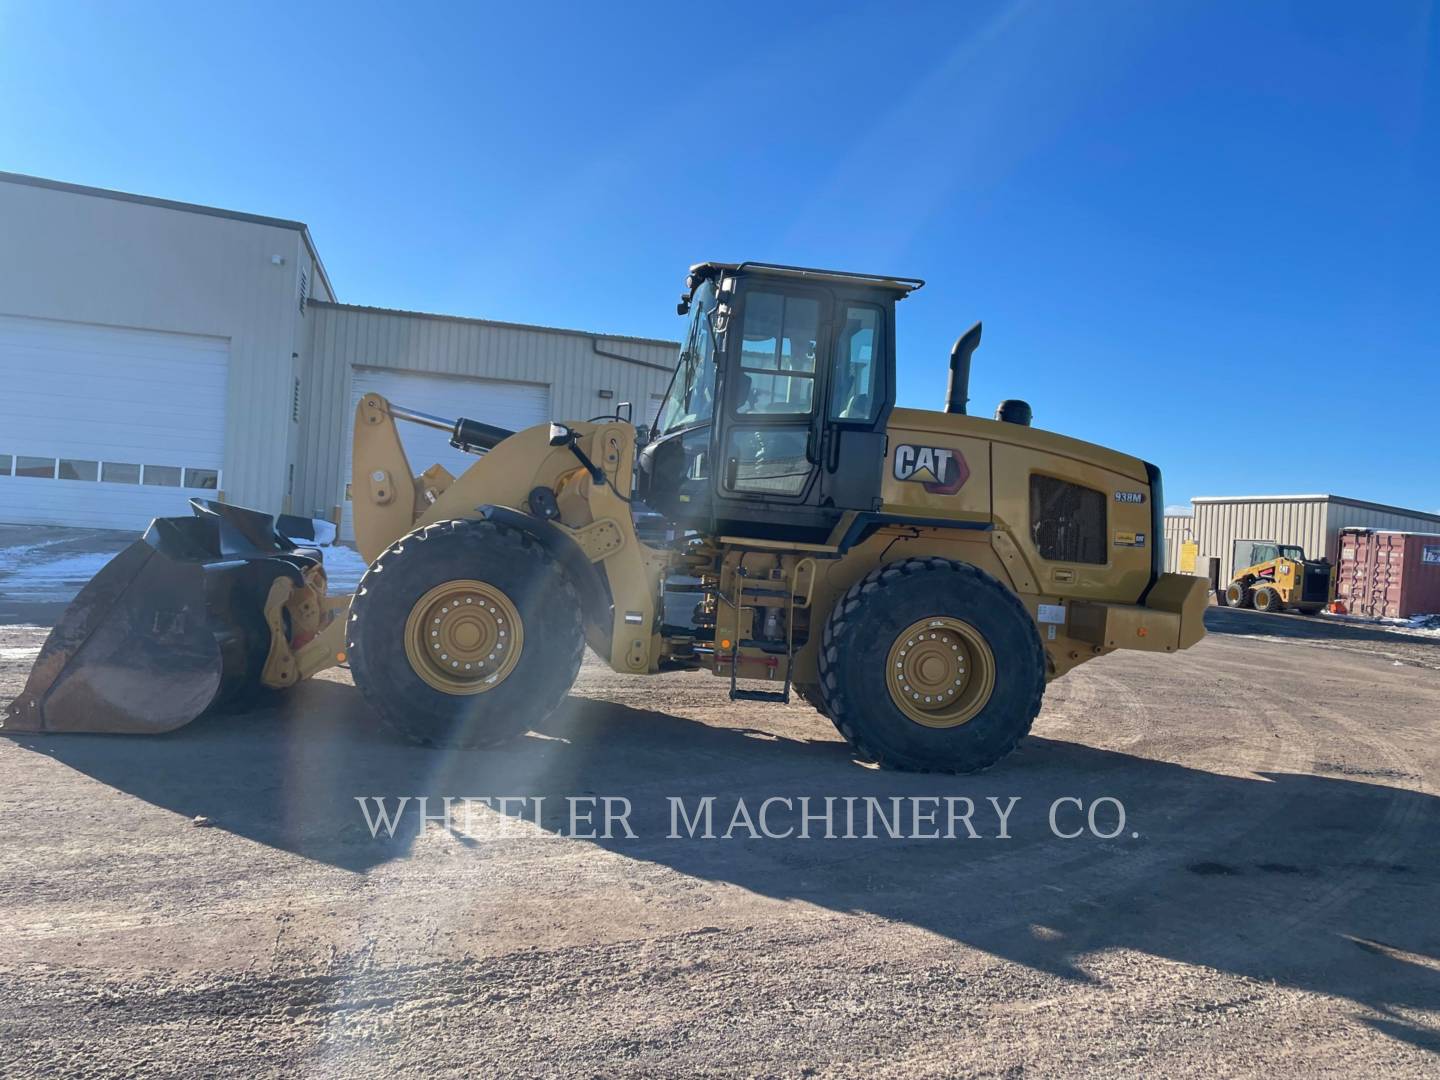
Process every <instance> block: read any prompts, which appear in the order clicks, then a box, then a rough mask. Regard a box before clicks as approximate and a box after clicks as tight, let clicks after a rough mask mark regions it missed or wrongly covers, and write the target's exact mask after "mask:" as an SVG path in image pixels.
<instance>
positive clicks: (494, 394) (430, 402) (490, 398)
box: [340, 367, 550, 540]
mask: <svg viewBox="0 0 1440 1080" xmlns="http://www.w3.org/2000/svg"><path fill="white" fill-rule="evenodd" d="M369 393H377V394H382V395H384V396H385V397H386V398H387V399H389V400H390V401H393V402H394V403H395V404H396V405H403V406H404V407H405V408H407V409H414V410H416V411H417V412H425V413H430V414H431V415H432V416H443V417H445V418H447V419H454V418H455V417H458V416H466V417H469V418H470V419H471V420H479V421H481V422H482V423H485V424H495V425H497V426H499V427H503V428H509V429H510V430H511V431H519V430H520V429H521V428H527V427H533V426H534V425H536V424H544V423H547V422H548V421H549V420H550V388H549V387H548V386H542V385H537V384H535V383H513V382H500V381H498V380H495V379H466V378H451V377H450V376H447V375H418V374H416V373H415V372H411V371H393V370H386V369H382V368H362V367H357V368H355V369H354V374H353V377H352V379H351V396H350V414H349V415H352V416H353V415H354V412H355V406H356V405H358V404H360V399H361V398H362V397H364V396H365V395H366V394H369ZM396 426H397V427H398V429H399V431H400V442H401V444H402V445H403V446H404V447H405V456H406V457H408V458H409V459H410V467H411V468H412V469H414V470H415V471H416V472H417V473H418V472H421V471H422V470H424V469H427V468H429V467H430V466H431V465H434V464H437V463H438V464H440V465H444V466H445V468H447V469H449V470H450V472H452V473H453V474H454V475H456V476H459V475H460V474H461V473H462V472H464V471H465V470H466V469H468V468H469V467H470V466H471V465H473V464H475V457H474V455H473V454H462V453H461V452H460V451H459V450H456V449H455V448H454V447H452V446H451V445H450V441H449V439H447V438H446V437H445V433H444V432H443V431H436V430H435V429H433V428H426V427H420V426H419V425H418V424H406V423H401V424H398V425H396ZM346 434H347V436H348V434H349V431H348V429H347V431H346ZM347 446H348V440H347ZM347 454H348V450H347ZM345 482H346V483H347V484H349V482H350V463H349V461H348V460H347V461H346V464H345ZM350 505H351V504H350V500H349V499H346V500H345V503H344V510H343V513H344V518H343V520H342V521H341V524H340V535H341V537H342V538H343V539H346V540H353V539H354V538H355V532H354V529H353V528H352V527H351V522H350Z"/></svg>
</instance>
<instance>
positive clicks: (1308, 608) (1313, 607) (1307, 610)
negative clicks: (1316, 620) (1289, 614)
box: [1295, 604, 1325, 615]
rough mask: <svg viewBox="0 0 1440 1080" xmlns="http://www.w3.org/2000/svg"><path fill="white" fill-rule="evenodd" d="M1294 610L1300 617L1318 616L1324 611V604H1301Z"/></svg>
mask: <svg viewBox="0 0 1440 1080" xmlns="http://www.w3.org/2000/svg"><path fill="white" fill-rule="evenodd" d="M1295 610H1297V611H1298V612H1300V614H1301V615H1319V614H1320V613H1321V612H1322V611H1324V610H1325V605H1324V604H1301V605H1300V606H1299V607H1298V608H1296V609H1295Z"/></svg>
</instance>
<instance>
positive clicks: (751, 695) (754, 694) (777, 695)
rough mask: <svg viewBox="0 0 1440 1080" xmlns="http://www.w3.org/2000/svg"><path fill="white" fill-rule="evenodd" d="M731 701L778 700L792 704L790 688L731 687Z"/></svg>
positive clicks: (784, 703)
mask: <svg viewBox="0 0 1440 1080" xmlns="http://www.w3.org/2000/svg"><path fill="white" fill-rule="evenodd" d="M730 700H731V701H778V702H780V703H781V704H782V705H789V704H790V690H789V687H786V689H784V690H741V689H739V688H738V687H732V688H731V689H730Z"/></svg>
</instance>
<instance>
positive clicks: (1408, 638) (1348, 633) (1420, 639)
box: [1205, 607, 1440, 648]
mask: <svg viewBox="0 0 1440 1080" xmlns="http://www.w3.org/2000/svg"><path fill="white" fill-rule="evenodd" d="M1205 630H1206V632H1207V633H1211V634H1263V635H1265V636H1267V637H1277V638H1293V639H1296V640H1302V641H1303V640H1314V641H1368V642H1384V643H1389V644H1392V645H1393V644H1396V643H1398V642H1402V641H1404V642H1409V643H1411V644H1418V645H1432V646H1435V647H1436V648H1440V641H1437V640H1436V639H1435V638H1433V637H1427V636H1426V635H1424V634H1407V633H1405V632H1404V631H1403V630H1381V629H1376V628H1373V627H1368V626H1366V625H1364V624H1363V623H1358V624H1357V623H1346V622H1341V621H1339V620H1338V619H1331V618H1326V617H1325V616H1323V615H1299V614H1296V613H1295V612H1285V613H1283V614H1266V613H1265V612H1262V611H1248V610H1244V609H1236V608H1222V607H1207V608H1206V609H1205Z"/></svg>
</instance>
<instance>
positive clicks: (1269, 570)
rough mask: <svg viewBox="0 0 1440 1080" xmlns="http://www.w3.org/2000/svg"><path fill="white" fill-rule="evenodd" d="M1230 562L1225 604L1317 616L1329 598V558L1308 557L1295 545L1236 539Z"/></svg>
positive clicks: (1234, 606) (1302, 549)
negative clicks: (1230, 567) (1231, 568)
mask: <svg viewBox="0 0 1440 1080" xmlns="http://www.w3.org/2000/svg"><path fill="white" fill-rule="evenodd" d="M1231 565H1232V566H1233V567H1234V568H1235V569H1234V571H1233V572H1232V573H1231V575H1230V583H1229V584H1228V585H1226V586H1225V604H1226V606H1227V607H1233V608H1247V607H1253V608H1254V609H1255V610H1256V611H1270V612H1278V611H1285V610H1287V609H1290V610H1294V611H1299V612H1302V613H1303V614H1306V615H1316V614H1319V612H1320V611H1321V610H1322V609H1323V608H1324V607H1325V604H1326V602H1327V601H1328V600H1329V599H1330V579H1331V573H1330V569H1331V568H1330V562H1329V560H1327V559H1307V558H1306V557H1305V549H1304V548H1302V547H1299V546H1298V545H1295V544H1281V543H1277V542H1276V541H1274V540H1236V541H1235V547H1234V551H1233V553H1232V561H1231Z"/></svg>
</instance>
